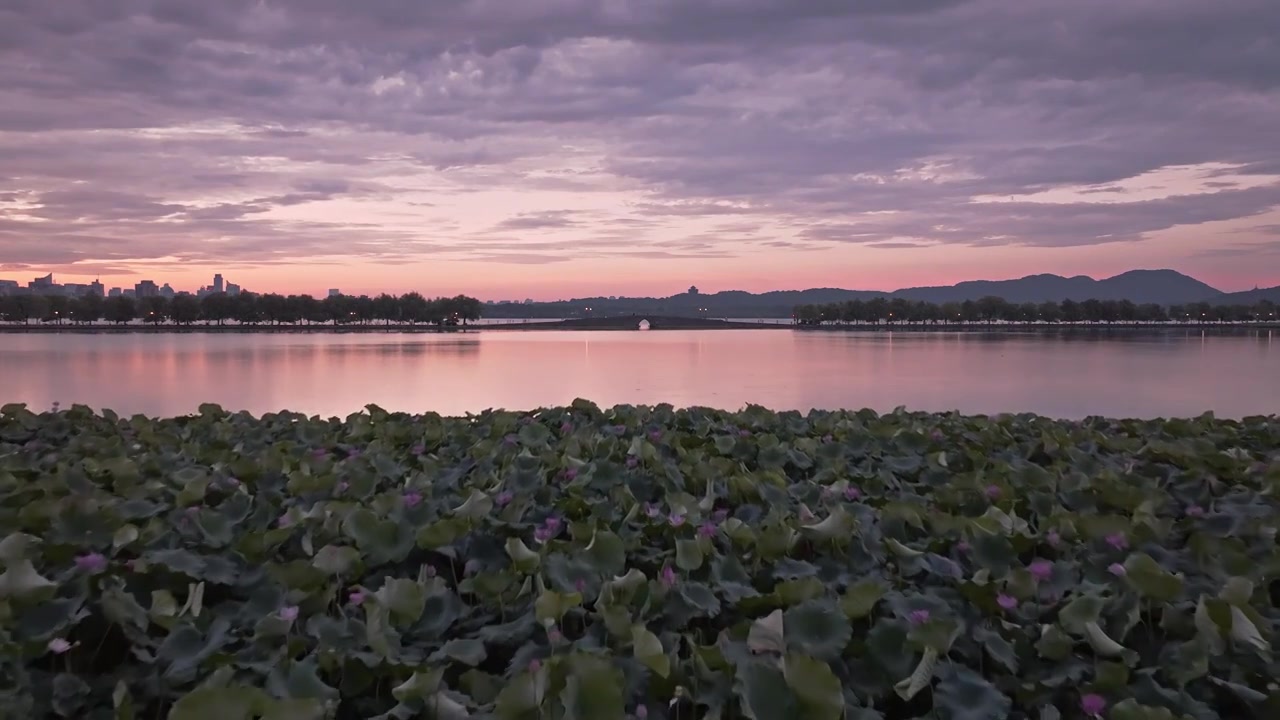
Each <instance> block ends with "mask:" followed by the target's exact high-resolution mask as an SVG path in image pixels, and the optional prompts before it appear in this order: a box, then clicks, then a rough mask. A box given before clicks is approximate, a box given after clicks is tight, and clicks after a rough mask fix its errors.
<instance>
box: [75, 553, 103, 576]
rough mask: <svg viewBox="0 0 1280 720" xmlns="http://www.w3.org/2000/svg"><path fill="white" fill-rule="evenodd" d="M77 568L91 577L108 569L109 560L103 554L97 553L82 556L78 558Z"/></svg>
mask: <svg viewBox="0 0 1280 720" xmlns="http://www.w3.org/2000/svg"><path fill="white" fill-rule="evenodd" d="M76 567H77V568H79V569H80V570H82V571H84V572H87V573H89V574H90V575H96V574H97V573H100V572H102V571H103V570H106V569H107V558H106V556H105V555H103V554H102V553H96V552H92V553H89V554H87V555H81V556H79V557H77V558H76Z"/></svg>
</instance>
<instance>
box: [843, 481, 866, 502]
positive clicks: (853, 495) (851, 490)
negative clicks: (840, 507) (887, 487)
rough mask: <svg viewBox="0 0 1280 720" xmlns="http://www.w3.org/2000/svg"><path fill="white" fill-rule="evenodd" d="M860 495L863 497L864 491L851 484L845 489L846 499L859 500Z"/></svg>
mask: <svg viewBox="0 0 1280 720" xmlns="http://www.w3.org/2000/svg"><path fill="white" fill-rule="evenodd" d="M860 497H862V491H861V490H859V489H858V488H856V487H854V486H852V485H850V486H849V487H847V488H845V489H844V499H845V500H848V501H850V502H853V501H854V500H857V499H858V498H860Z"/></svg>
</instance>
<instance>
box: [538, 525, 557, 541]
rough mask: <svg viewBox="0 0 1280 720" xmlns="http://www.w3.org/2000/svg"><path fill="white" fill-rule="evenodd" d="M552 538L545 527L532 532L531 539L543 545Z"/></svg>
mask: <svg viewBox="0 0 1280 720" xmlns="http://www.w3.org/2000/svg"><path fill="white" fill-rule="evenodd" d="M552 537H554V535H553V534H552V533H551V531H550V530H548V529H547V528H545V527H540V528H537V529H535V530H534V531H533V539H534V540H536V541H538V542H540V543H544V542H546V541H548V540H550V539H551V538H552Z"/></svg>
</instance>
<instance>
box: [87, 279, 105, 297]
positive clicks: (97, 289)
mask: <svg viewBox="0 0 1280 720" xmlns="http://www.w3.org/2000/svg"><path fill="white" fill-rule="evenodd" d="M89 292H90V293H92V294H93V296H94V297H106V295H107V290H106V288H105V287H103V286H102V283H101V282H100V281H98V280H94V281H93V282H91V283H89Z"/></svg>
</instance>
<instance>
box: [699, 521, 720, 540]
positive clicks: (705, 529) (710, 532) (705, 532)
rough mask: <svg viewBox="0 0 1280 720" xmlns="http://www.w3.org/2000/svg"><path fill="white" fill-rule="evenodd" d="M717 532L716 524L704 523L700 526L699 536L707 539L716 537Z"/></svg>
mask: <svg viewBox="0 0 1280 720" xmlns="http://www.w3.org/2000/svg"><path fill="white" fill-rule="evenodd" d="M716 530H717V528H716V526H715V523H710V522H704V523H702V524H701V525H699V526H698V534H699V535H701V536H702V537H705V538H709V537H715V535H716Z"/></svg>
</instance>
